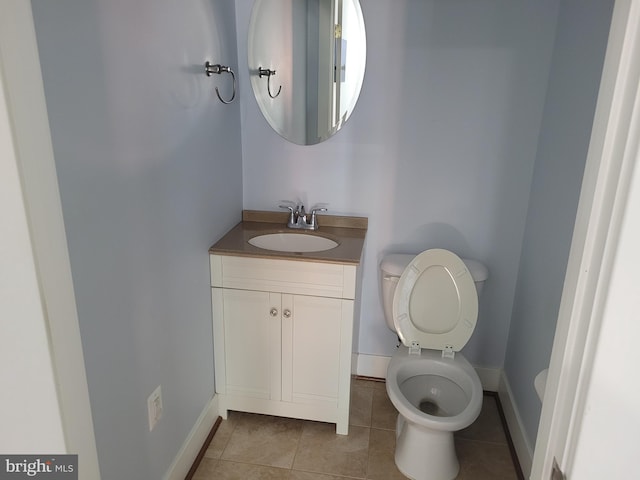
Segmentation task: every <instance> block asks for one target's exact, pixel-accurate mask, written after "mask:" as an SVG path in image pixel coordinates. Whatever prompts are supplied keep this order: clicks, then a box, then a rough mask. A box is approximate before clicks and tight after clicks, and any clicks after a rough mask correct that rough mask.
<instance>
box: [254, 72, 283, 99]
mask: <svg viewBox="0 0 640 480" xmlns="http://www.w3.org/2000/svg"><path fill="white" fill-rule="evenodd" d="M275 74H276V71H275V70H269V69H268V68H262V67H258V76H259V77H260V78H262V77H267V93H269V96H270V97H271V98H276V97H277V96H278V95H280V91H281V90H282V85H280V86H279V87H278V93H276V94H275V95H272V94H271V76H272V75H275Z"/></svg>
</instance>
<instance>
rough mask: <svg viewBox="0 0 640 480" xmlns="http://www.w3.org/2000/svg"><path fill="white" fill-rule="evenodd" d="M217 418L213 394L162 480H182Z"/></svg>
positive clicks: (216, 400) (215, 396)
mask: <svg viewBox="0 0 640 480" xmlns="http://www.w3.org/2000/svg"><path fill="white" fill-rule="evenodd" d="M217 418H218V396H217V395H215V394H214V396H213V398H212V399H211V400H210V401H209V403H208V404H207V405H206V407H205V408H204V410H202V413H201V414H200V416H199V417H198V420H197V421H196V423H195V425H194V426H193V428H192V429H191V432H189V435H188V436H187V438H186V439H185V441H184V443H183V444H182V448H180V451H179V452H178V455H176V458H175V459H174V460H173V462H172V463H171V466H170V467H169V470H167V473H166V474H165V475H164V478H163V480H184V478H185V477H186V476H187V473H189V470H190V469H191V466H192V465H193V462H194V460H195V459H196V457H197V456H198V453H199V452H200V449H201V448H202V445H204V442H205V440H206V439H207V436H208V435H209V432H211V429H212V428H213V425H214V424H215V422H216V420H217Z"/></svg>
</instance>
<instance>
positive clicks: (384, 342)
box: [236, 0, 558, 367]
mask: <svg viewBox="0 0 640 480" xmlns="http://www.w3.org/2000/svg"><path fill="white" fill-rule="evenodd" d="M361 4H362V7H363V14H364V20H365V25H366V29H367V71H366V74H365V79H364V85H363V88H362V93H361V97H360V100H359V102H358V104H357V106H356V108H355V111H354V113H353V115H352V117H351V118H350V119H349V121H348V122H347V125H346V127H345V128H344V129H343V130H342V131H340V132H339V133H338V134H337V135H336V136H334V137H332V138H331V139H329V140H328V141H326V142H324V143H321V144H319V145H315V146H311V147H301V146H297V145H293V144H290V143H288V142H286V141H285V140H283V139H281V138H280V137H279V136H278V135H277V134H275V133H274V132H273V131H272V130H271V128H270V127H269V125H268V124H267V122H266V121H265V120H264V118H263V117H262V115H261V113H260V111H259V110H258V107H257V104H256V102H255V100H254V98H253V94H252V91H251V86H250V84H249V81H248V78H247V75H246V74H245V75H241V77H240V78H241V83H240V86H241V102H242V106H241V108H242V141H243V143H242V148H243V184H244V207H245V208H249V209H268V210H277V205H278V203H279V201H280V200H282V199H296V198H300V199H301V200H303V201H304V202H305V204H307V205H309V204H313V203H316V202H328V203H329V209H330V210H331V212H332V213H338V214H360V215H365V216H367V217H369V222H370V223H369V232H368V234H367V244H366V253H365V258H364V264H363V275H364V278H363V293H362V309H361V316H360V334H359V344H358V351H359V352H360V353H365V354H376V355H391V354H392V353H393V350H394V347H395V344H396V341H395V336H394V334H393V333H392V332H390V331H389V330H388V329H387V327H386V325H385V322H384V316H383V312H382V307H381V304H380V299H379V293H378V292H379V287H378V264H379V262H380V259H381V257H382V255H383V254H384V253H385V252H388V251H405V252H419V251H421V250H423V249H426V248H430V247H444V248H449V249H451V250H453V251H455V252H457V253H458V254H460V255H462V256H468V257H471V258H476V259H478V260H480V261H482V262H484V263H486V265H487V266H488V268H489V271H490V280H489V282H488V283H487V285H486V288H485V294H484V296H483V298H482V302H481V305H482V306H481V312H480V318H479V321H478V325H477V328H476V332H475V333H474V336H473V338H472V339H471V341H470V343H469V344H468V345H467V346H466V347H465V349H464V352H465V355H466V356H467V358H469V360H470V361H471V362H473V363H475V364H477V365H481V366H489V367H502V365H503V361H504V354H505V349H506V344H507V335H508V331H509V321H510V317H511V310H512V305H513V296H514V291H515V284H516V275H517V268H518V261H519V259H520V250H521V245H522V238H523V233H524V225H525V218H526V214H527V205H528V200H529V189H530V185H531V178H532V173H533V165H534V160H535V155H536V148H537V142H538V136H539V132H540V122H541V118H542V110H543V106H544V101H545V94H546V85H547V80H548V75H549V66H550V63H551V55H552V47H553V42H554V35H555V27H556V19H557V8H558V0H523V1H518V2H513V1H511V0H456V1H451V0H397V1H388V0H366V1H362V2H361ZM251 5H252V2H247V1H245V0H236V20H237V31H238V63H239V65H240V68H241V72H242V68H243V67H244V66H245V65H246V42H247V40H246V39H247V27H248V24H249V18H250V12H251ZM274 65H276V68H277V64H275V63H274Z"/></svg>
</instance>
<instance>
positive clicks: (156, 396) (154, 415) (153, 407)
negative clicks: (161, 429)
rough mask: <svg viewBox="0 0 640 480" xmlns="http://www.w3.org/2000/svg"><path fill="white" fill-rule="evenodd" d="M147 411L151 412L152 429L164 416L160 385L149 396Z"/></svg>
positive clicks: (150, 426) (150, 427) (150, 429)
mask: <svg viewBox="0 0 640 480" xmlns="http://www.w3.org/2000/svg"><path fill="white" fill-rule="evenodd" d="M147 412H148V413H149V431H152V430H153V428H154V427H155V426H156V424H157V423H158V420H160V418H161V417H162V388H161V386H160V385H158V388H156V389H155V390H154V391H153V393H152V394H151V395H149V398H147Z"/></svg>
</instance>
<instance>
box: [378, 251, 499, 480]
mask: <svg viewBox="0 0 640 480" xmlns="http://www.w3.org/2000/svg"><path fill="white" fill-rule="evenodd" d="M380 269H381V271H382V277H381V278H382V300H383V305H384V313H385V317H386V320H387V325H388V326H389V328H391V330H393V331H395V332H396V333H397V334H398V337H399V339H400V341H401V342H402V345H400V346H399V347H398V350H397V351H396V353H395V355H394V356H393V357H392V359H391V362H390V364H389V368H388V369H387V378H386V382H387V393H388V394H389V398H390V399H391V402H392V403H393V405H394V406H395V407H396V409H397V410H398V412H399V415H398V422H397V425H396V451H395V462H396V465H397V467H398V469H399V470H400V471H401V472H402V473H403V474H404V475H405V476H407V477H409V478H411V479H414V480H452V479H454V478H455V477H456V476H457V475H458V471H459V469H460V466H459V463H458V458H457V456H456V452H455V447H454V443H453V432H455V431H458V430H461V429H463V428H466V427H468V426H469V425H471V423H473V422H474V420H475V419H476V418H477V417H478V414H479V413H480V408H481V407H482V385H481V384H480V379H479V378H478V374H477V373H476V371H475V369H474V368H473V367H472V366H471V364H470V363H469V362H468V361H467V359H466V358H464V356H463V355H462V354H461V353H457V352H459V350H460V349H462V347H464V346H465V344H466V343H467V341H468V340H469V338H470V337H471V334H472V333H473V330H474V328H475V325H476V320H477V317H478V295H479V294H480V292H481V290H482V286H483V284H484V281H485V280H486V279H487V276H488V272H487V268H486V267H485V266H484V265H482V264H481V263H479V262H476V261H474V260H462V259H461V258H459V257H458V256H457V255H455V254H454V253H451V252H449V251H448V250H442V249H432V250H427V251H425V252H422V253H421V254H419V255H418V256H415V255H405V254H391V255H388V256H386V257H385V258H384V259H383V260H382V262H381V264H380Z"/></svg>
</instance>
